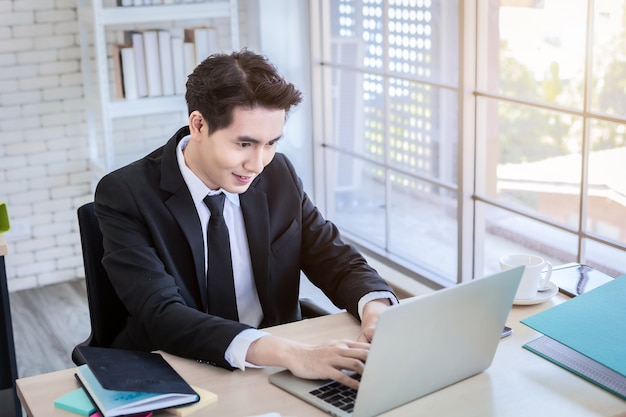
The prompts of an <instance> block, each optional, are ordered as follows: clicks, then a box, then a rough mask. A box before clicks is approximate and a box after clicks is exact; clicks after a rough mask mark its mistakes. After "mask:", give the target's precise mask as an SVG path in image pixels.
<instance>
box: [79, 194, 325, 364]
mask: <svg viewBox="0 0 626 417" xmlns="http://www.w3.org/2000/svg"><path fill="white" fill-rule="evenodd" d="M78 228H79V231H80V241H81V245H82V249H83V264H84V267H85V283H86V285H87V302H88V305H89V319H90V322H91V333H90V335H89V337H88V338H87V340H85V341H84V342H82V343H80V344H79V346H100V347H109V346H111V344H112V343H113V339H114V338H115V337H116V336H117V334H118V333H119V332H120V331H121V330H122V329H123V328H124V325H125V323H126V317H127V315H128V311H127V310H126V307H124V304H122V301H121V300H120V299H119V297H118V296H117V293H116V292H115V290H114V289H113V286H112V285H111V282H110V281H109V277H108V276H107V273H106V271H105V269H104V267H103V266H102V255H103V254H104V248H103V247H102V232H100V225H99V223H98V219H97V217H96V214H95V212H94V208H93V203H87V204H85V205H83V206H81V207H79V208H78ZM300 310H301V312H302V317H303V318H313V317H319V316H323V315H326V314H330V312H329V311H328V310H326V309H324V308H322V307H321V306H319V305H317V304H315V302H313V301H312V300H310V299H306V298H302V299H300ZM72 361H73V362H74V363H75V364H76V365H82V364H83V363H84V360H83V359H82V357H81V355H80V354H79V353H78V351H77V349H76V348H74V350H73V351H72Z"/></svg>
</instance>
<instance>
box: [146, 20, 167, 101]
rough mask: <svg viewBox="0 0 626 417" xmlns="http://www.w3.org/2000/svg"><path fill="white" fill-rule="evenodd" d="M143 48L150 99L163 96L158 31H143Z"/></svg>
mask: <svg viewBox="0 0 626 417" xmlns="http://www.w3.org/2000/svg"><path fill="white" fill-rule="evenodd" d="M143 47H144V52H145V54H146V76H147V80H148V97H158V96H162V95H163V88H162V85H161V62H160V59H159V35H158V31H157V30H144V31H143Z"/></svg>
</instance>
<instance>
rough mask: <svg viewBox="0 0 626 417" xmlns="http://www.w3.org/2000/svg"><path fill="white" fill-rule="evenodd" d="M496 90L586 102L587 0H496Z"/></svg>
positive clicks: (491, 80) (491, 34)
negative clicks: (522, 0) (497, 0)
mask: <svg viewBox="0 0 626 417" xmlns="http://www.w3.org/2000/svg"><path fill="white" fill-rule="evenodd" d="M490 4H491V5H492V6H491V9H490V17H489V20H490V21H495V22H497V24H496V25H495V27H490V28H489V29H488V33H487V35H486V38H487V39H486V42H488V43H489V45H488V48H489V53H488V55H489V57H490V62H489V65H488V76H487V77H486V80H485V82H486V83H487V85H486V86H483V87H482V88H487V89H488V90H490V91H493V92H496V93H500V94H504V95H507V96H511V97H517V98H522V99H528V100H537V101H544V102H547V103H552V104H559V105H563V106H570V107H575V108H578V109H582V107H583V101H582V100H583V91H584V84H583V83H584V75H585V44H586V39H585V30H584V28H585V25H586V11H587V1H586V0H542V1H524V2H520V1H501V2H500V5H498V4H497V3H494V2H490Z"/></svg>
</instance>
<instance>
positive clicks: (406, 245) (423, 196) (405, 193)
mask: <svg viewBox="0 0 626 417" xmlns="http://www.w3.org/2000/svg"><path fill="white" fill-rule="evenodd" d="M389 183H390V184H391V196H390V211H389V251H390V252H391V253H393V254H396V255H398V256H400V257H401V258H403V259H405V260H407V261H408V262H410V263H413V264H415V265H419V267H420V268H426V269H428V270H430V271H433V272H434V273H435V274H436V275H438V276H442V277H444V278H446V279H448V280H449V281H451V282H456V276H457V242H458V229H457V227H458V225H457V216H456V208H457V207H456V195H455V194H454V192H451V191H449V190H445V189H442V188H441V187H438V186H436V185H433V184H429V183H426V182H423V181H418V180H416V179H415V178H412V177H410V176H407V175H404V174H402V173H400V172H396V171H391V172H390V174H389Z"/></svg>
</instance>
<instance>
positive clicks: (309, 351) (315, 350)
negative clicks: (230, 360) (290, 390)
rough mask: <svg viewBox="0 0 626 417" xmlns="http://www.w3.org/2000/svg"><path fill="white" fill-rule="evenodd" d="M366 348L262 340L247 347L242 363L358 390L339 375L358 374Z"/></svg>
mask: <svg viewBox="0 0 626 417" xmlns="http://www.w3.org/2000/svg"><path fill="white" fill-rule="evenodd" d="M369 346H370V345H369V343H363V342H356V341H350V340H335V341H330V342H327V343H324V344H322V345H316V346H312V345H305V344H302V343H297V342H293V341H291V340H287V339H282V338H278V337H275V336H265V337H262V338H260V339H258V340H256V341H255V342H253V343H252V345H250V348H249V349H248V355H247V357H246V360H248V362H250V363H253V364H255V365H260V366H282V367H284V368H287V369H289V370H290V371H291V372H292V373H293V374H294V375H296V376H299V377H300V378H306V379H332V380H335V381H337V382H339V383H341V384H344V385H346V386H348V387H350V388H354V389H358V387H359V382H358V381H357V380H356V379H354V378H351V377H350V376H349V375H347V374H346V373H345V372H343V371H354V372H357V373H359V374H362V373H363V369H364V367H365V360H366V359H367V354H368V353H369Z"/></svg>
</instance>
